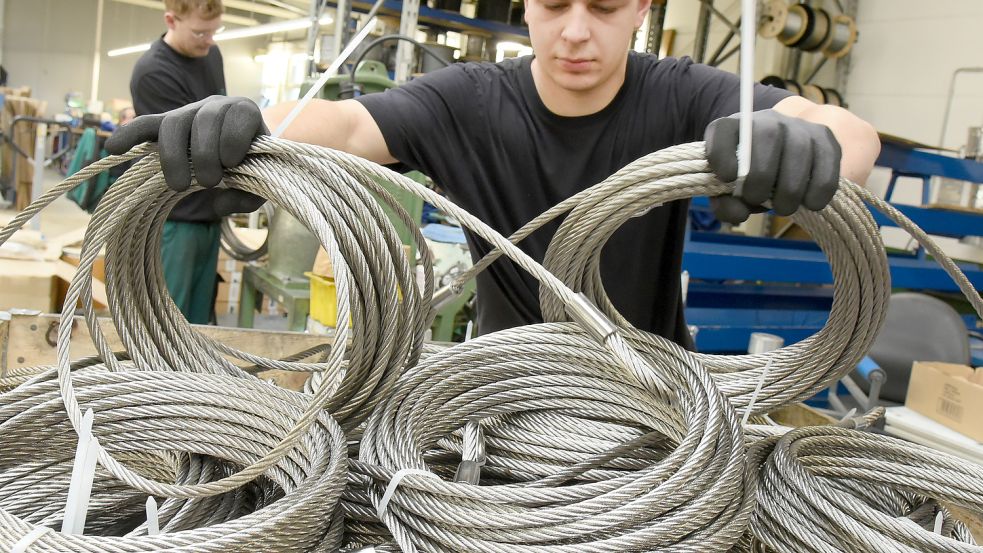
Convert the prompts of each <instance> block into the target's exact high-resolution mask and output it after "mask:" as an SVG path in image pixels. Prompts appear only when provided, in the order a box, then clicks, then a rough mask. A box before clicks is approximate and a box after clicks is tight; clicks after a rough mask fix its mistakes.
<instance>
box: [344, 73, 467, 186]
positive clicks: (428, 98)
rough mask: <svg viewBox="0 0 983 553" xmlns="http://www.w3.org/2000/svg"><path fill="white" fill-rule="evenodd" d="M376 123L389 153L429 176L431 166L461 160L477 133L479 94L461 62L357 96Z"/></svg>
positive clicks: (431, 172)
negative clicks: (463, 147) (384, 88)
mask: <svg viewBox="0 0 983 553" xmlns="http://www.w3.org/2000/svg"><path fill="white" fill-rule="evenodd" d="M357 101H358V102H360V103H361V104H362V105H363V106H365V108H366V109H367V110H368V111H369V114H370V115H372V118H373V119H375V122H376V124H377V125H379V130H380V131H382V136H383V138H384V139H385V140H386V146H388V148H389V153H391V154H392V155H393V157H395V158H396V159H398V160H399V161H400V162H402V163H403V164H405V165H406V166H407V167H409V168H411V169H416V170H419V171H422V172H423V173H425V174H428V175H433V174H435V172H434V171H433V169H434V167H433V164H434V163H435V162H439V161H438V160H437V159H436V156H440V157H441V158H443V159H461V157H462V156H463V155H464V152H461V151H459V150H460V149H461V147H462V145H463V144H466V143H467V142H468V141H467V140H465V138H466V137H467V136H469V135H473V133H474V132H478V128H477V127H478V121H479V118H480V117H481V114H482V113H483V111H482V110H481V97H480V90H479V87H478V86H477V84H476V82H475V80H474V78H473V77H472V75H470V74H469V73H468V70H467V69H466V68H465V67H464V64H455V65H451V66H450V67H446V68H443V69H440V70H438V71H434V72H432V73H428V74H426V75H424V76H422V77H419V78H416V79H414V80H412V81H410V82H408V83H406V84H405V85H403V86H400V87H398V88H392V89H389V90H387V91H385V92H379V93H375V94H366V95H365V96H360V97H358V98H357Z"/></svg>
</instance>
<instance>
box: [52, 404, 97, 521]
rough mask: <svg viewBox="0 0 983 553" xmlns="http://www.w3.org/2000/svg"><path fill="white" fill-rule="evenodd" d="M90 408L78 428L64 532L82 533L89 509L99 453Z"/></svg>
mask: <svg viewBox="0 0 983 553" xmlns="http://www.w3.org/2000/svg"><path fill="white" fill-rule="evenodd" d="M94 418H95V415H94V413H93V412H92V409H88V410H86V412H85V415H83V416H82V426H81V428H79V442H78V446H77V447H76V448H75V463H74V464H73V466H72V480H71V483H70V484H69V486H68V500H67V501H66V502H65V518H64V520H62V523H61V531H62V533H64V534H74V535H82V531H83V530H84V529H85V515H86V513H88V511H89V496H90V495H91V494H92V480H93V479H94V478H95V475H96V458H97V457H98V455H99V440H98V439H97V438H96V437H95V436H93V435H92V420H93V419H94Z"/></svg>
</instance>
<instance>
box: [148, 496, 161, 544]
mask: <svg viewBox="0 0 983 553" xmlns="http://www.w3.org/2000/svg"><path fill="white" fill-rule="evenodd" d="M157 534H160V519H159V518H158V516H157V501H156V500H154V496H152V495H148V496H147V535H148V536H156V535H157Z"/></svg>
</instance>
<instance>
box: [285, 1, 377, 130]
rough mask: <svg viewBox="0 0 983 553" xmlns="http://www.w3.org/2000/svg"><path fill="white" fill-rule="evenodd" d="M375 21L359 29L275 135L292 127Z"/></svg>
mask: <svg viewBox="0 0 983 553" xmlns="http://www.w3.org/2000/svg"><path fill="white" fill-rule="evenodd" d="M375 22H376V18H375V17H373V18H372V19H370V20H369V21H367V22H366V23H365V26H364V27H362V30H361V31H359V32H358V34H357V35H355V36H354V37H353V38H352V40H351V42H349V43H348V46H346V47H345V49H344V50H343V51H342V52H341V55H340V56H338V57H337V58H336V59H335V60H334V61H333V62H331V65H329V66H328V69H327V70H326V71H325V72H324V73H322V74H321V78H320V79H318V80H317V82H316V83H314V86H312V87H311V89H310V90H308V91H307V94H304V97H303V98H301V100H300V101H299V102H297V105H296V106H294V109H292V110H290V113H289V114H287V118H286V119H284V120H283V121H281V122H280V126H278V127H277V128H276V131H274V132H273V136H274V137H278V136H280V135H282V134H283V132H284V131H286V130H287V128H288V127H290V124H291V123H293V122H294V119H296V118H297V116H298V115H300V112H301V111H303V109H304V107H305V106H306V105H307V104H308V103H309V102H310V101H311V99H312V98H314V96H315V95H317V93H318V92H320V91H321V89H322V88H324V84H325V83H326V82H328V79H330V78H331V77H334V76H335V75H336V74H337V73H338V69H340V68H341V64H343V63H345V61H346V60H347V59H348V57H349V56H351V55H352V52H354V51H355V49H356V48H358V46H359V44H362V41H363V40H365V37H367V36H369V33H370V32H372V30H373V29H375Z"/></svg>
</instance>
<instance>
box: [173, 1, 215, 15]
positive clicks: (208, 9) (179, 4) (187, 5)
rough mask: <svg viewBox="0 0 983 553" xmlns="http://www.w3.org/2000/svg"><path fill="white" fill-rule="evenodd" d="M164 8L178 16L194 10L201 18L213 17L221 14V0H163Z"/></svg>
mask: <svg viewBox="0 0 983 553" xmlns="http://www.w3.org/2000/svg"><path fill="white" fill-rule="evenodd" d="M164 9H165V10H167V11H169V12H171V13H173V14H174V15H176V16H178V17H187V16H189V15H191V13H192V12H195V13H197V14H198V15H199V16H200V17H201V18H202V19H215V18H216V17H218V16H220V15H222V0H164Z"/></svg>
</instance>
